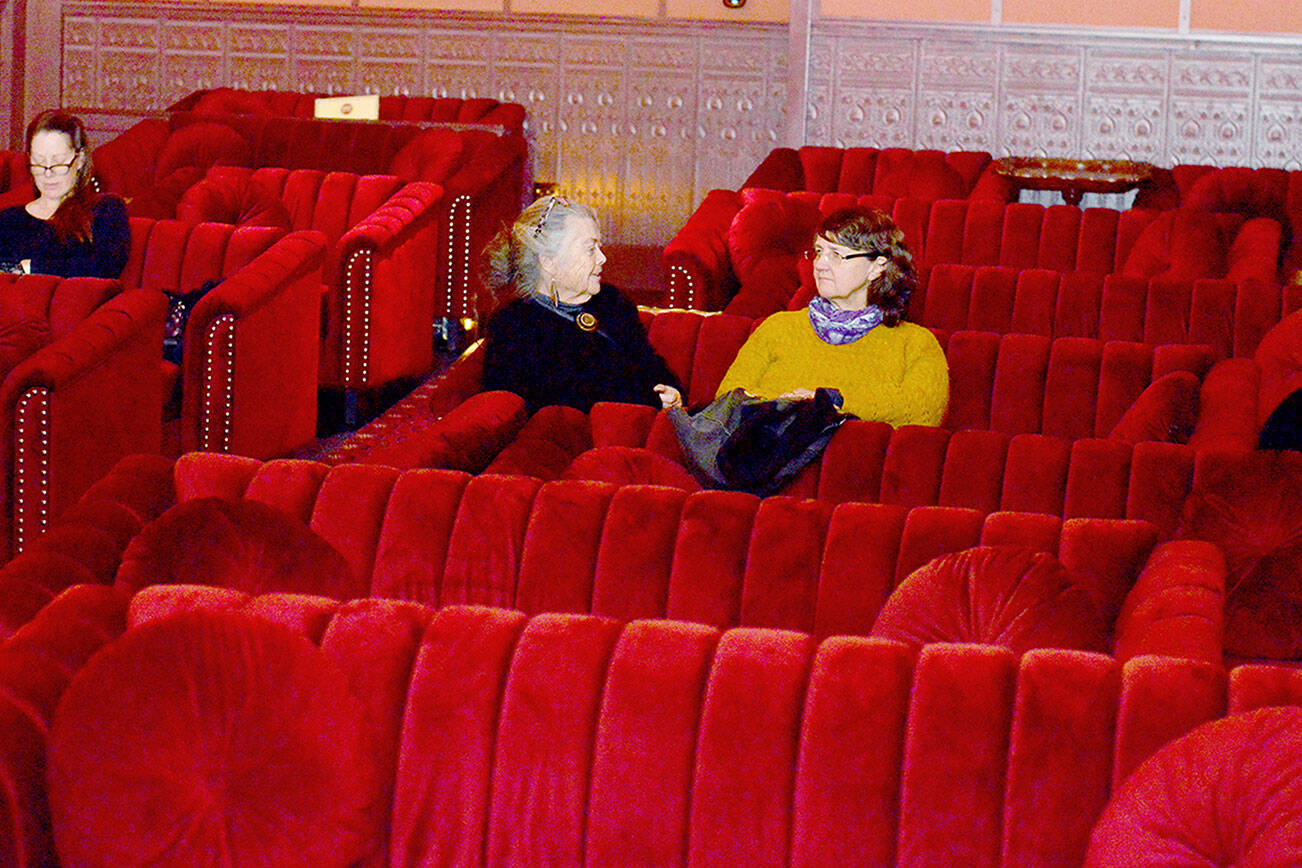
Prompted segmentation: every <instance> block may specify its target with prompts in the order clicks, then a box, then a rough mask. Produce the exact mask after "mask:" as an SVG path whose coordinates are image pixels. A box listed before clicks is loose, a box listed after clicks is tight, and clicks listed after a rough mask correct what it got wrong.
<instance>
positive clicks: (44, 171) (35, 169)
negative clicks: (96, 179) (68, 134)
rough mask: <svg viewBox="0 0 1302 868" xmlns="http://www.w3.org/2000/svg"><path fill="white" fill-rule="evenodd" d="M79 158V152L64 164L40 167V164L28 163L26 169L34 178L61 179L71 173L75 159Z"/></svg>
mask: <svg viewBox="0 0 1302 868" xmlns="http://www.w3.org/2000/svg"><path fill="white" fill-rule="evenodd" d="M80 156H81V152H80V151H79V152H78V153H77V154H76V155H75V156H74V157H73V158H72V159H71V160H69V161H68V162H66V163H55V164H54V165H53V166H42V165H41V164H40V163H28V164H27V168H28V169H30V170H31V172H32V175H33V176H34V177H36V176H40V175H53V176H54V177H56V178H62V177H63V176H64V175H66V174H68V173H69V172H71V171H72V167H73V166H74V165H75V164H76V162H77V157H80Z"/></svg>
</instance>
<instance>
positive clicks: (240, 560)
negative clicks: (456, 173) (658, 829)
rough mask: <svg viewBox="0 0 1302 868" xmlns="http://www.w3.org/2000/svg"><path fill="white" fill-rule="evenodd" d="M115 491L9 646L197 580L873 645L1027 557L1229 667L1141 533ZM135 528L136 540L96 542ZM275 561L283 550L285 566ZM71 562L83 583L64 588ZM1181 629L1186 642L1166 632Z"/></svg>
mask: <svg viewBox="0 0 1302 868" xmlns="http://www.w3.org/2000/svg"><path fill="white" fill-rule="evenodd" d="M115 477H116V478H115V479H113V480H112V481H110V482H107V483H106V485H105V486H104V487H102V488H98V489H93V490H92V491H91V492H90V493H88V495H87V496H86V498H84V500H83V504H82V506H83V510H82V511H81V512H80V513H79V514H77V515H76V517H75V518H74V519H73V520H72V521H70V522H69V523H68V525H67V527H66V529H65V528H64V526H63V525H59V526H56V528H55V529H54V530H52V532H51V533H50V534H48V535H47V537H46V538H45V539H43V540H42V541H41V542H39V543H38V544H37V550H38V551H39V553H40V554H42V556H43V557H42V558H41V559H33V558H27V559H25V560H24V559H20V560H17V561H14V562H13V563H11V564H9V565H7V566H6V567H5V568H4V570H3V571H0V591H2V592H3V593H2V594H0V598H3V599H4V600H5V606H4V612H3V622H4V623H6V624H8V625H9V627H8V629H9V630H12V629H14V628H15V627H16V626H17V625H20V624H22V623H24V622H25V621H26V620H28V619H30V618H31V616H32V614H33V613H34V612H35V611H36V608H37V607H39V605H40V604H41V603H43V602H44V599H42V595H44V598H45V599H48V597H49V595H50V594H51V593H52V592H55V591H57V590H59V589H60V588H62V587H63V586H64V585H65V584H67V581H68V580H69V579H71V580H72V581H75V582H84V581H97V582H114V581H115V582H116V583H117V584H119V585H122V586H125V587H130V588H132V589H136V588H140V587H145V586H148V585H152V584H158V583H174V582H193V581H200V580H201V581H204V582H209V583H217V584H223V585H227V586H230V587H233V588H236V589H240V590H243V591H246V592H250V593H262V592H270V591H293V592H298V593H328V594H333V595H339V596H349V595H365V594H368V593H369V594H371V595H375V596H386V597H398V598H405V599H412V600H418V601H424V602H430V603H438V604H440V605H448V604H451V603H483V604H490V605H502V606H512V607H516V608H520V609H522V610H524V611H527V612H541V611H573V612H593V613H596V614H603V615H610V616H614V617H620V618H633V617H670V618H675V619H682V620H692V621H699V622H702V623H707V624H713V625H716V626H720V627H726V626H735V625H741V626H764V627H781V628H788V629H799V630H803V631H806V632H812V633H815V634H817V635H829V634H832V633H857V634H866V633H868V632H869V631H870V630H871V629H872V627H873V624H874V622H875V621H876V619H877V617H878V612H879V610H880V609H881V607H882V604H883V602H884V601H885V600H886V598H887V596H888V595H889V593H890V591H891V590H892V589H893V588H895V586H896V585H897V584H899V583H900V582H901V581H902V580H903V579H904V578H905V577H906V576H908V575H909V574H910V573H911V572H913V571H914V570H915V569H917V568H918V567H920V566H922V565H923V564H926V563H927V562H928V561H930V560H932V559H933V558H935V557H937V556H939V555H943V554H946V553H950V552H956V551H959V550H962V549H967V548H971V547H972V546H977V545H992V546H999V545H1020V546H1025V547H1030V548H1031V549H1032V550H1034V551H1039V552H1048V553H1051V554H1053V555H1054V556H1055V557H1056V558H1057V559H1058V560H1059V561H1060V562H1061V563H1062V565H1063V568H1064V569H1065V570H1067V572H1068V573H1069V574H1070V575H1071V576H1072V577H1073V578H1072V580H1073V582H1076V583H1083V586H1084V587H1087V588H1088V592H1089V594H1090V596H1091V599H1092V600H1094V602H1095V603H1096V604H1097V605H1098V606H1099V607H1100V613H1101V614H1100V618H1101V623H1103V624H1104V625H1106V633H1105V634H1104V635H1106V636H1107V637H1108V642H1109V643H1111V644H1109V647H1113V645H1115V647H1116V649H1117V650H1118V653H1123V654H1125V655H1126V656H1127V657H1129V656H1133V655H1135V654H1140V653H1148V652H1159V651H1173V652H1175V653H1180V654H1190V655H1193V656H1198V657H1202V658H1205V659H1215V660H1219V658H1220V646H1219V640H1220V632H1219V621H1218V620H1217V618H1218V617H1219V613H1220V611H1221V608H1220V607H1221V600H1222V596H1223V586H1222V584H1221V576H1222V574H1223V572H1224V565H1223V562H1222V560H1221V557H1220V554H1219V552H1217V551H1216V550H1215V549H1214V548H1213V547H1212V546H1210V545H1209V544H1207V543H1200V542H1185V543H1180V544H1176V545H1170V544H1160V543H1159V538H1158V533H1157V530H1156V528H1155V527H1154V526H1152V525H1151V524H1149V523H1147V522H1142V521H1118V520H1106V519H1067V520H1063V519H1060V518H1055V517H1052V516H1047V515H1035V514H1028V513H1005V512H999V513H993V514H991V515H986V514H985V513H983V512H980V511H977V510H972V509H962V508H957V507H938V506H927V507H919V508H916V509H912V510H910V509H908V508H906V507H904V506H900V505H895V504H870V503H843V504H840V505H839V506H833V505H831V504H827V503H820V502H817V501H811V500H797V499H794V498H787V497H775V498H767V499H764V500H761V499H758V498H755V497H752V496H750V495H745V494H738V493H730V492H716V491H702V492H696V493H693V494H688V493H687V492H684V491H681V490H678V489H673V488H665V487H659V486H641V485H631V486H622V487H621V486H616V485H612V484H608V483H597V482H588V481H582V480H558V481H555V482H550V483H541V482H539V481H538V480H534V479H529V478H525V477H518V476H497V475H483V476H478V477H470V476H468V475H467V474H464V473H459V472H454V471H446V470H417V471H408V472H406V473H399V472H397V471H395V470H392V469H390V468H384V467H375V466H368V465H345V466H340V467H336V468H327V467H325V466H323V465H320V464H316V463H313V462H305V461H286V460H281V461H272V462H268V463H266V464H260V463H259V462H256V461H253V460H252V459H243V458H238V457H236V456H229V455H215V454H208V453H194V454H191V455H187V456H184V457H182V458H181V459H180V460H179V461H178V462H177V463H176V465H175V468H174V478H173V480H172V481H171V484H170V486H166V487H167V488H170V490H171V495H170V497H166V496H164V494H163V489H164V484H163V483H162V482H160V480H159V473H158V468H156V467H154V466H152V465H149V464H146V465H144V466H139V467H129V466H128V467H123V468H121V469H120V470H119V471H118V472H117V473H116V474H115ZM211 498H219V499H221V500H222V501H229V502H230V503H229V504H215V503H212V502H210V501H209V499H211ZM119 504H120V505H121V507H122V509H121V510H113V509H112V508H111V507H112V506H114V505H119ZM142 504H143V507H142ZM171 504H175V505H171ZM91 507H98V508H97V509H94V510H92V509H91ZM268 508H270V509H272V510H274V511H278V513H279V515H272V516H270V517H269V516H268V512H267V510H268ZM121 511H126V512H128V513H130V514H131V515H132V516H133V517H134V518H135V521H136V523H135V525H134V529H132V528H128V529H127V531H126V533H125V534H113V533H110V532H109V530H110V529H109V528H106V529H104V530H103V531H101V532H100V533H98V534H93V533H91V530H92V529H93V527H95V526H96V524H97V522H101V521H103V518H102V517H107V518H109V519H112V517H113V516H114V515H116V514H117V513H118V512H121ZM196 516H199V517H198V518H196ZM292 527H296V528H297V529H292ZM278 545H279V546H280V547H281V548H283V549H284V550H285V551H284V552H282V553H278V554H275V556H274V557H272V556H271V554H269V552H271V551H272V550H274V549H275V548H276V547H277V546H278ZM340 558H342V561H343V562H344V563H345V564H346V565H347V569H343V568H341V567H340V566H339V559H340ZM63 563H69V564H73V565H76V566H77V569H76V570H70V569H63V570H59V569H56V568H55V567H56V566H57V565H58V564H63ZM296 565H297V566H296ZM1002 575H1003V578H1004V579H1008V578H1011V577H1014V576H1013V574H1012V573H1009V572H1008V571H1004V573H1003V574H1002ZM1132 586H1134V587H1136V588H1137V589H1139V591H1138V596H1135V595H1134V594H1132V592H1131V588H1132ZM1028 587H1030V586H1029V585H1028ZM1033 596H1034V595H1028V597H1027V598H1028V599H1030V598H1032V597H1033ZM1209 613H1210V614H1209ZM1173 618H1174V619H1177V620H1178V621H1179V622H1180V625H1181V628H1180V629H1179V630H1176V629H1172V628H1169V627H1167V626H1165V625H1166V624H1167V622H1168V621H1169V620H1170V619H1173ZM1150 637H1159V638H1154V639H1150Z"/></svg>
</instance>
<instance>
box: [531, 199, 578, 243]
mask: <svg viewBox="0 0 1302 868" xmlns="http://www.w3.org/2000/svg"><path fill="white" fill-rule="evenodd" d="M558 202H559V203H560V204H562V205H564V206H565V207H566V208H569V207H571V205H570V200H569V199H566V198H565V197H564V196H552V197H551V199H549V200H548V201H547V207H546V208H544V209H543V212H542V216H541V217H539V218H538V223H537V224H536V225H535V226H534V227H533V237H534V238H537V237H538V236H539V235H541V234H542V231H543V227H544V226H546V225H547V218H548V216H550V215H551V213H552V209H553V208H555V207H556V203H558Z"/></svg>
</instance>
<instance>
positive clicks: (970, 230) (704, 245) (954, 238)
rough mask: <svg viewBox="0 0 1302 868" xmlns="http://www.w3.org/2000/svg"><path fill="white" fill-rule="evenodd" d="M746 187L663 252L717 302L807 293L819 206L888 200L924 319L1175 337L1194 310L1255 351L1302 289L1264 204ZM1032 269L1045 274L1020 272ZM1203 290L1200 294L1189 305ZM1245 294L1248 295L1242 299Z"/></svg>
mask: <svg viewBox="0 0 1302 868" xmlns="http://www.w3.org/2000/svg"><path fill="white" fill-rule="evenodd" d="M737 196H738V205H737V208H735V209H732V211H731V213H730V214H728V215H727V222H723V217H724V214H725V211H726V209H724V208H723V203H722V202H715V203H711V202H710V201H709V200H707V203H706V205H702V209H701V214H700V216H699V217H698V216H695V215H694V216H693V218H692V219H691V220H689V221H688V224H687V225H686V226H685V227H684V229H683V230H682V231H681V232H680V233H679V235H678V236H677V237H676V238H675V239H674V240H673V241H672V242H671V243H670V245H669V247H668V248H667V249H666V254H665V256H666V264H667V266H669V265H671V264H672V265H673V266H675V267H677V269H678V270H677V271H673V272H671V278H675V277H676V278H677V279H679V280H680V281H687V282H688V283H690V284H692V285H693V286H695V285H697V284H699V285H700V287H701V290H700V293H698V294H702V295H703V297H704V296H708V297H710V298H712V299H717V300H718V301H719V302H720V303H718V304H711V305H710V307H712V308H714V309H722V310H725V311H727V312H729V313H738V314H743V315H746V316H765V315H767V314H769V313H772V312H774V311H776V310H783V309H795V308H799V307H803V306H804V305H805V304H807V303H808V300H809V298H810V297H811V296H812V295H813V293H814V285H813V276H812V272H811V269H810V266H809V264H808V263H806V262H803V261H802V260H801V259H800V254H801V253H802V251H803V250H805V249H806V248H807V247H808V246H809V244H810V241H811V239H812V237H813V234H814V232H815V231H816V229H817V226H818V224H819V222H820V221H821V219H822V217H824V216H826V215H829V214H831V213H833V212H834V211H836V210H838V209H840V208H844V207H847V206H850V205H862V206H867V207H872V208H877V209H880V210H883V211H885V212H887V213H889V214H891V215H892V217H893V218H894V219H895V221H896V223H897V224H898V225H899V226H900V228H901V230H902V231H903V232H904V235H905V238H906V240H907V242H908V245H909V249H910V251H911V252H912V253H913V256H914V260H915V264H916V265H917V268H918V273H919V286H918V289H917V290H916V291H915V293H914V295H913V297H912V298H911V300H910V308H911V311H912V314H913V318H914V319H915V321H917V322H921V323H923V324H924V325H929V326H935V327H940V328H947V329H951V330H953V329H959V328H978V329H988V330H992V331H998V332H1009V331H1030V332H1033V333H1040V334H1050V335H1054V336H1057V335H1059V334H1079V335H1085V336H1089V337H1097V336H1102V335H1109V334H1112V335H1114V336H1118V337H1119V336H1120V335H1121V334H1122V333H1124V334H1126V335H1127V336H1128V338H1129V339H1140V337H1141V335H1142V336H1143V339H1146V340H1151V341H1153V342H1157V343H1171V342H1177V339H1181V338H1185V337H1186V336H1187V335H1186V334H1185V332H1186V331H1187V329H1188V327H1189V326H1187V325H1186V322H1187V321H1188V320H1189V319H1190V318H1191V317H1192V318H1193V319H1194V322H1193V323H1191V324H1189V325H1191V326H1192V327H1193V328H1196V329H1198V330H1199V331H1201V332H1209V333H1210V334H1211V335H1215V336H1216V337H1217V338H1218V339H1217V340H1216V345H1217V346H1221V345H1224V344H1226V343H1228V342H1229V340H1230V338H1239V337H1240V334H1239V332H1244V334H1243V335H1242V338H1243V340H1244V343H1245V345H1243V346H1238V345H1237V344H1231V348H1232V349H1234V350H1236V351H1237V352H1239V353H1240V354H1250V353H1251V351H1252V349H1253V348H1254V347H1255V340H1254V338H1255V339H1259V338H1260V335H1261V332H1262V331H1264V330H1265V329H1267V328H1269V327H1270V326H1271V325H1273V324H1274V323H1275V322H1277V321H1278V320H1279V318H1280V317H1281V316H1283V315H1284V314H1287V313H1289V312H1290V311H1291V310H1293V309H1295V308H1296V307H1297V306H1298V304H1299V303H1302V299H1299V298H1296V297H1295V296H1296V293H1294V292H1292V291H1291V290H1287V289H1284V288H1281V286H1280V276H1279V274H1278V259H1279V252H1280V243H1281V227H1280V224H1279V223H1278V222H1277V221H1275V220H1273V219H1271V218H1267V217H1255V218H1248V219H1245V218H1244V217H1243V216H1241V215H1239V214H1235V213H1216V214H1213V213H1207V212H1195V211H1179V212H1157V211H1145V210H1132V211H1124V212H1121V211H1111V210H1108V209H1103V208H1090V209H1086V210H1084V211H1082V210H1081V209H1079V208H1074V207H1070V206H1066V205H1058V206H1050V207H1047V208H1046V207H1045V206H1042V205H1036V204H1032V203H1017V202H1014V203H1006V202H1002V201H999V200H990V199H942V200H936V201H931V200H925V199H915V198H892V197H887V196H881V195H878V194H865V195H857V196H856V195H852V194H847V193H822V194H819V193H814V192H808V191H796V192H785V193H782V192H776V191H772V190H743V191H742V192H741V193H739V194H737ZM707 205H708V206H709V207H707ZM680 253H681V255H679V254H680ZM671 254H673V255H671ZM671 260H672V263H671ZM1030 270H1035V271H1036V272H1047V273H1048V274H1039V273H1037V274H1036V275H1035V276H1034V277H1032V278H1029V279H1028V282H1027V283H1025V284H1022V283H1021V282H1020V278H1021V275H1022V274H1023V273H1024V272H1027V271H1030ZM974 275H979V279H977V278H976V277H974ZM1060 284H1062V288H1061V289H1060V286H1059V285H1060ZM1195 292H1197V294H1198V298H1197V302H1198V303H1199V305H1200V307H1198V308H1193V309H1192V313H1191V302H1190V296H1191V295H1192V294H1194V293H1195ZM1240 294H1241V295H1242V296H1244V297H1245V298H1249V299H1250V301H1245V303H1244V306H1243V309H1241V310H1238V309H1236V308H1235V307H1233V306H1232V303H1233V302H1234V300H1235V299H1236V296H1238V295H1240ZM1227 301H1228V302H1230V306H1229V307H1228V310H1227V307H1226V302H1227ZM681 304H683V305H684V306H704V305H699V304H696V303H694V302H692V303H689V302H688V301H686V300H684V301H682V302H681ZM1227 313H1228V314H1229V316H1228V317H1227ZM1239 321H1242V325H1239V324H1238V323H1239ZM1227 325H1228V326H1229V331H1228V333H1227V334H1224V335H1219V334H1217V331H1218V330H1224V329H1225V328H1226V326H1227ZM1198 337H1199V339H1200V340H1201V339H1203V336H1202V335H1199V336H1198ZM1195 342H1197V341H1195Z"/></svg>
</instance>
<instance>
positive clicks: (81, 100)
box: [61, 0, 1302, 244]
mask: <svg viewBox="0 0 1302 868" xmlns="http://www.w3.org/2000/svg"><path fill="white" fill-rule="evenodd" d="M63 15H64V18H63V57H62V67H63V71H62V78H61V81H62V88H63V101H64V102H65V104H69V105H78V106H100V107H104V108H120V109H129V110H140V111H143V110H156V109H159V108H162V107H164V106H166V105H167V104H169V103H171V102H173V101H174V100H176V99H177V98H179V97H181V96H183V95H185V94H186V93H189V92H190V91H192V90H195V89H198V88H204V87H215V86H222V85H228V86H232V87H243V88H255V89H267V88H272V89H279V90H322V91H331V92H355V91H359V90H370V89H373V90H377V91H380V92H382V93H411V94H417V93H423V94H430V95H448V96H458V97H466V96H492V97H496V98H498V99H505V100H511V101H516V102H520V103H523V104H524V105H525V106H526V107H527V109H528V111H529V114H530V129H531V132H532V134H533V137H534V140H533V153H534V156H535V175H536V177H537V178H538V179H540V180H549V181H556V182H558V183H560V184H561V185H562V187H564V188H565V189H567V190H569V191H570V192H572V193H573V194H574V195H576V196H582V197H584V198H589V199H591V200H592V201H593V203H594V204H596V205H597V206H599V207H600V208H601V210H602V212H603V223H604V224H605V225H604V229H605V232H606V233H607V237H608V238H609V239H610V240H612V241H618V242H624V243H647V244H662V243H664V242H666V241H667V240H668V239H669V237H671V236H672V233H673V231H674V230H675V229H677V227H679V226H681V225H682V223H683V222H684V221H685V220H686V219H687V216H688V214H689V213H690V212H691V209H692V207H693V206H694V205H695V204H696V203H697V202H699V201H700V200H701V199H702V198H703V197H704V195H705V193H706V192H707V191H708V190H710V189H712V188H714V187H735V186H737V185H738V184H740V183H741V181H742V180H743V179H744V178H745V177H746V175H748V174H749V173H750V171H751V170H752V169H753V168H754V167H755V166H756V165H757V164H758V163H759V162H760V160H762V159H763V157H764V156H765V154H767V153H768V152H769V151H770V150H771V149H772V148H773V147H775V146H777V145H778V144H787V142H785V141H782V140H781V139H782V136H784V135H785V131H786V129H787V127H786V117H785V110H786V103H787V90H786V89H787V60H788V54H789V51H790V47H791V46H790V41H789V36H788V33H787V30H786V28H785V26H783V25H771V24H756V23H733V24H731V25H723V24H720V23H716V22H710V21H695V22H691V21H655V20H642V21H633V20H628V19H617V18H600V17H589V18H583V17H578V16H575V17H566V18H557V17H555V16H534V17H528V16H522V15H504V14H478V13H456V12H435V11H429V10H420V9H405V10H401V11H394V10H390V11H388V12H386V11H383V10H368V9H358V10H347V9H339V8H323V7H319V6H318V7H316V8H310V7H302V6H299V7H294V6H284V7H269V6H256V7H254V6H245V5H242V4H229V5H214V4H159V5H153V4H143V3H132V2H126V0H70V2H67V3H65V4H64V6H63ZM1299 69H1302V49H1299V48H1298V47H1297V45H1296V43H1287V42H1283V41H1280V40H1275V41H1269V40H1257V41H1253V40H1252V39H1250V38H1248V37H1241V38H1224V39H1218V40H1216V41H1209V40H1195V39H1190V38H1182V37H1177V36H1169V37H1162V36H1160V35H1154V36H1143V37H1138V38H1137V37H1136V36H1135V35H1134V34H1108V33H1100V32H1090V31H1086V30H1081V31H1072V32H1057V31H1054V32H1051V31H1048V30H1041V31H1035V30H1026V29H1023V30H1017V29H1014V28H1008V27H1003V28H1001V27H991V26H982V25H978V26H976V27H970V26H962V25H943V24H937V25H930V24H920V23H912V24H910V23H892V24H887V23H881V22H875V21H869V20H849V19H823V20H819V21H815V22H814V24H813V31H812V36H811V41H810V45H809V54H808V70H809V74H808V86H807V89H806V92H805V112H806V118H807V125H806V138H805V140H806V141H808V142H810V143H817V144H835V145H841V146H847V145H874V146H904V147H933V148H940V149H944V150H954V149H978V150H989V151H991V152H993V153H995V154H996V155H1004V154H1009V153H1042V154H1052V155H1065V156H1076V155H1081V156H1091V157H1134V158H1139V159H1147V160H1151V161H1153V162H1155V163H1158V164H1162V165H1169V164H1171V163H1173V162H1212V163H1221V164H1230V163H1239V164H1246V165H1274V166H1285V167H1288V168H1302V166H1300V165H1299V157H1298V154H1299V152H1302V73H1299V72H1298V70H1299Z"/></svg>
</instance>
